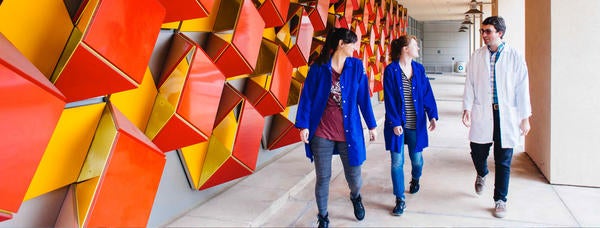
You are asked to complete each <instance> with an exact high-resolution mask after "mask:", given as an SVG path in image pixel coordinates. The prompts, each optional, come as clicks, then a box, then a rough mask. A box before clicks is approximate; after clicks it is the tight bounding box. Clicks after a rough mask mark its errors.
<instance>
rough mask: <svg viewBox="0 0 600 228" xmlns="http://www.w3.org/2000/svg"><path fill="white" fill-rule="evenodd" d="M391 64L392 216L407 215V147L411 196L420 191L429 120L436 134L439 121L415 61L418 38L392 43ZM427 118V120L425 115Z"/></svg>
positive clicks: (387, 93) (387, 95)
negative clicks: (405, 194)
mask: <svg viewBox="0 0 600 228" xmlns="http://www.w3.org/2000/svg"><path fill="white" fill-rule="evenodd" d="M391 57H392V62H391V63H390V65H388V66H387V67H386V68H385V71H384V78H383V80H384V82H383V91H384V100H385V126H384V128H383V132H384V137H385V149H386V150H389V151H390V155H391V158H392V168H391V173H392V185H393V189H394V195H395V196H396V206H395V207H394V209H393V210H392V215H395V216H399V215H401V214H402V213H404V209H405V208H406V203H405V201H404V199H405V197H404V170H403V166H404V144H406V145H408V154H409V157H410V161H411V164H412V172H411V174H412V180H411V182H410V189H409V192H410V193H413V194H414V193H417V192H418V191H419V188H420V185H419V178H420V177H421V172H422V170H423V155H422V153H421V152H422V151H423V149H424V148H426V147H427V146H428V138H427V120H429V124H430V125H429V130H430V131H433V130H434V129H435V126H436V120H437V119H438V112H437V105H436V103H435V98H434V96H433V91H432V90H431V85H430V84H429V79H427V76H426V75H425V69H424V68H423V65H421V64H420V63H417V62H415V61H413V59H414V58H416V57H419V47H418V44H417V40H416V37H414V36H406V35H405V36H401V37H400V38H398V39H395V40H393V41H392V45H391ZM425 115H427V117H426V116H425Z"/></svg>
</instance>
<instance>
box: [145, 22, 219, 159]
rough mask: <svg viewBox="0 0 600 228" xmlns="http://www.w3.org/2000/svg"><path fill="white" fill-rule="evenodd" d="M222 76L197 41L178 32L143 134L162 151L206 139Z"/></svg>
mask: <svg viewBox="0 0 600 228" xmlns="http://www.w3.org/2000/svg"><path fill="white" fill-rule="evenodd" d="M224 83H225V76H224V75H223V74H222V73H221V71H220V70H219V69H218V68H217V67H216V66H215V65H214V64H213V62H212V61H211V60H210V58H209V57H208V56H207V55H206V53H204V51H203V50H202V49H201V48H200V47H199V46H198V44H197V43H195V42H194V41H192V40H191V39H189V38H188V37H186V36H185V35H183V34H182V33H178V34H176V35H175V36H174V37H173V41H172V45H171V49H170V51H169V55H168V57H167V60H166V61H165V66H164V71H163V75H162V79H161V83H160V84H159V92H158V95H157V97H156V101H155V103H154V107H153V110H152V113H151V114H150V119H149V123H148V127H147V129H146V135H148V138H150V139H151V140H152V141H153V142H154V143H155V144H156V145H157V146H158V147H159V148H160V149H161V150H162V151H165V152H167V151H170V150H174V149H178V148H182V147H185V146H189V145H193V144H196V143H200V142H204V141H207V140H208V137H209V136H210V135H211V133H212V129H213V126H214V122H215V118H216V115H217V110H218V108H219V101H220V99H221V98H220V97H221V92H222V91H223V86H224Z"/></svg>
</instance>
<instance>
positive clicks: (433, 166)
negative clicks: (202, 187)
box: [167, 75, 600, 227]
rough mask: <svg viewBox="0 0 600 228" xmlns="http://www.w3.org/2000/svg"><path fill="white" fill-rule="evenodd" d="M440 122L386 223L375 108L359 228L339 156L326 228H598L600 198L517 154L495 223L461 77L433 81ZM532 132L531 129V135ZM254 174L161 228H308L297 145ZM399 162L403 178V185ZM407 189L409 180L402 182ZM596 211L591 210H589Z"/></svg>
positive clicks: (385, 172)
mask: <svg viewBox="0 0 600 228" xmlns="http://www.w3.org/2000/svg"><path fill="white" fill-rule="evenodd" d="M430 77H432V78H433V80H431V83H432V87H433V90H434V92H435V96H436V98H437V104H438V110H439V115H440V121H439V122H438V127H437V129H436V130H435V131H434V132H432V133H430V135H429V137H430V143H429V144H430V147H429V148H427V149H425V151H424V154H423V156H424V161H425V165H424V170H423V176H422V177H421V190H420V191H419V192H418V193H417V194H408V193H407V196H406V200H407V209H406V210H405V213H404V214H403V215H402V216H400V217H395V216H392V215H390V211H391V209H392V208H393V207H394V203H395V197H394V195H393V194H392V186H391V179H390V156H389V152H388V151H385V145H384V141H383V132H382V130H383V127H382V123H383V116H384V112H385V108H384V105H383V104H376V105H375V115H376V117H377V118H378V125H379V127H378V129H379V136H378V139H377V140H376V141H375V142H373V143H370V144H368V146H367V161H366V162H365V163H364V165H363V167H362V168H363V170H362V173H363V181H364V183H363V188H362V191H361V194H362V197H363V203H364V205H365V208H366V217H365V219H364V220H363V221H356V219H355V218H354V215H353V212H352V203H351V202H350V200H349V198H348V194H349V190H348V187H347V185H346V181H345V179H344V175H343V172H342V165H341V162H340V161H339V158H338V157H337V156H336V158H334V162H333V176H332V184H331V186H330V196H329V219H330V221H331V223H330V226H332V227H397V226H409V227H415V226H461V227H464V226H468V227H473V226H478V227H479V226H486V227H487V226H501V227H507V226H509V227H532V226H535V227H556V226H567V227H598V226H600V213H599V212H598V211H595V210H597V208H598V205H600V188H585V187H574V186H557V185H550V184H548V182H547V180H546V179H545V177H544V176H543V175H542V174H541V173H540V172H539V171H538V169H537V167H536V166H535V165H534V163H533V162H532V161H531V159H530V158H529V157H528V155H527V154H526V153H524V152H515V154H514V157H513V163H512V173H511V182H510V188H509V194H508V215H507V216H506V217H505V218H503V219H498V218H495V217H494V216H493V215H492V210H493V206H494V202H493V199H492V195H493V184H494V183H493V182H494V180H493V175H494V164H493V153H492V154H491V156H490V158H489V159H488V163H489V166H490V175H488V178H487V186H486V189H485V192H484V194H483V195H481V196H478V195H477V194H475V191H474V188H473V183H474V181H475V175H476V174H475V170H474V168H473V164H472V162H471V159H470V155H469V152H470V151H469V146H468V139H467V132H468V129H467V128H466V127H464V126H463V125H462V123H461V120H460V115H461V112H462V111H461V109H462V103H461V98H462V91H463V84H464V76H461V75H430ZM532 130H533V131H535V129H532ZM288 148H289V152H287V153H285V154H282V155H281V156H280V157H279V158H277V159H276V160H274V161H273V162H270V163H269V164H267V165H265V166H263V167H261V168H260V169H259V170H257V171H256V173H254V174H252V175H250V176H248V177H247V178H245V179H243V180H241V181H239V182H238V183H237V184H235V185H234V186H233V187H231V188H229V189H228V190H226V191H224V192H222V193H221V194H219V195H218V196H216V197H214V198H212V199H211V200H209V201H207V202H205V203H203V204H202V205H200V206H198V207H197V208H195V209H193V210H191V211H189V212H188V213H187V214H185V215H182V216H181V217H180V218H178V219H176V220H174V221H173V222H172V223H170V224H169V225H167V226H168V227H249V226H251V227H255V226H258V227H315V226H316V225H317V224H316V214H317V208H316V203H315V200H314V181H315V174H314V166H313V164H312V163H310V162H309V160H308V159H306V157H305V156H304V147H303V146H302V145H301V144H300V143H297V144H294V145H290V146H288ZM409 160H410V159H409V158H408V156H407V157H406V161H407V162H406V164H405V167H404V168H405V174H406V175H405V176H406V177H408V178H410V174H409V173H410V165H409V164H408V162H409ZM406 182H407V183H406V186H407V188H408V180H407V181H406ZM593 208H596V209H593Z"/></svg>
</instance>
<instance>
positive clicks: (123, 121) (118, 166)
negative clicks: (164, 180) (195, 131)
mask: <svg viewBox="0 0 600 228" xmlns="http://www.w3.org/2000/svg"><path fill="white" fill-rule="evenodd" d="M165 163H166V159H165V155H164V154H163V153H162V152H161V151H160V149H158V147H156V146H155V145H154V144H153V143H152V142H151V141H150V140H149V139H148V138H147V137H146V136H145V135H144V134H143V133H142V132H141V131H140V130H139V129H138V128H137V127H136V126H134V125H133V124H132V123H131V122H129V120H127V118H125V116H124V115H123V114H121V113H120V111H118V110H117V109H116V108H115V107H114V106H113V105H112V104H110V103H108V104H107V107H106V108H105V109H104V112H103V114H102V117H101V119H100V123H99V124H98V128H97V130H96V135H95V137H94V140H93V141H92V145H91V147H90V150H89V153H88V156H87V158H86V160H85V163H84V165H83V168H82V170H81V174H80V176H79V179H78V182H77V183H76V184H74V192H73V193H72V194H71V197H73V198H74V200H71V199H67V200H65V202H73V203H74V204H75V205H76V206H75V207H73V206H72V205H71V204H67V203H65V204H63V210H62V211H61V214H60V216H61V217H62V216H66V217H70V218H72V219H66V218H61V219H59V220H60V221H65V220H71V221H77V224H78V226H79V227H144V226H146V224H147V222H148V217H149V216H150V211H151V209H152V204H153V203H154V197H155V195H156V191H157V189H158V184H159V182H160V178H161V175H162V172H163V169H164V165H165ZM73 209H74V210H73Z"/></svg>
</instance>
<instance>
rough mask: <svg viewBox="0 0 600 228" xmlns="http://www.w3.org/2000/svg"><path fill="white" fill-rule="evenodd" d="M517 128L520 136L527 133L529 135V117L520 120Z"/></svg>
mask: <svg viewBox="0 0 600 228" xmlns="http://www.w3.org/2000/svg"><path fill="white" fill-rule="evenodd" d="M519 128H520V129H521V135H523V136H525V135H527V133H529V130H531V126H530V125H529V117H527V118H525V119H522V120H521V124H520V125H519Z"/></svg>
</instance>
